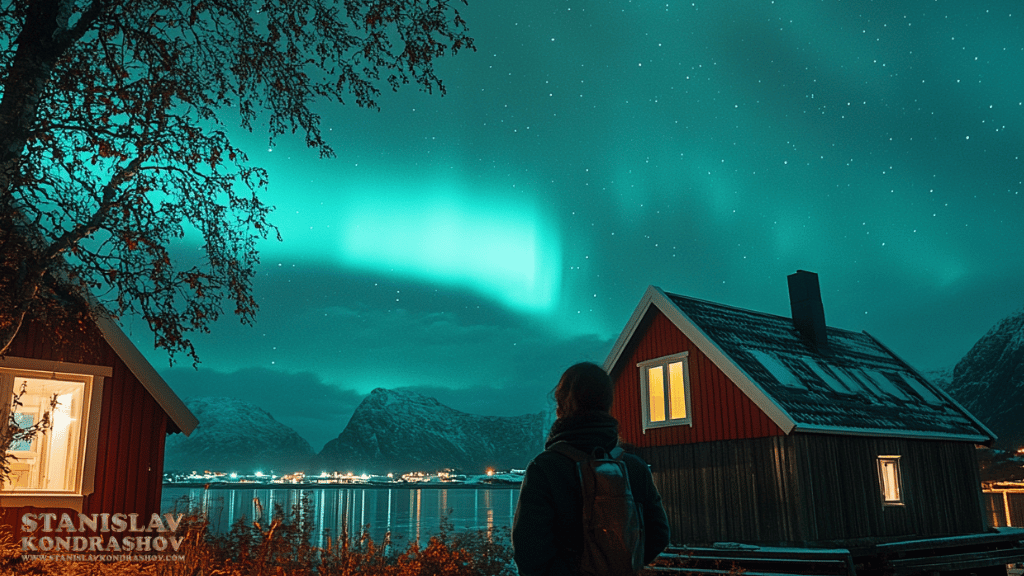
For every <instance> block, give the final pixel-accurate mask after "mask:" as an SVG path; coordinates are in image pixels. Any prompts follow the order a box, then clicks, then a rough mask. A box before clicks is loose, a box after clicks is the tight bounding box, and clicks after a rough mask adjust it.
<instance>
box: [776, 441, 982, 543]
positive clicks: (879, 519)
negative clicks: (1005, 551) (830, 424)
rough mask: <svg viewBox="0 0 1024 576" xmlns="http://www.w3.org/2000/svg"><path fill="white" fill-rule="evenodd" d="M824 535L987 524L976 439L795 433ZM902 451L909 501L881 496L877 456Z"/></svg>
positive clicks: (897, 533)
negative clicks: (886, 501)
mask: <svg viewBox="0 0 1024 576" xmlns="http://www.w3.org/2000/svg"><path fill="white" fill-rule="evenodd" d="M792 442H793V443H794V445H795V449H796V453H797V454H798V455H799V458H800V464H799V466H798V469H799V470H800V474H801V478H800V479H799V483H800V484H801V485H803V486H806V487H808V489H813V494H809V496H810V497H811V499H810V501H812V502H813V505H812V506H811V510H812V514H811V522H812V524H811V526H812V528H813V530H814V533H815V534H816V537H817V539H818V540H831V539H846V538H867V537H890V538H896V537H908V536H913V537H932V536H936V537H937V536H954V535H958V534H974V533H979V532H983V531H984V530H985V529H986V522H985V513H984V510H985V508H984V501H983V500H982V497H981V478H980V475H979V472H978V460H977V454H976V449H975V448H974V445H973V444H971V443H969V442H950V441H940V440H916V439H907V438H871V437H857V436H830V435H813V434H796V435H793V439H792ZM880 455H898V456H900V457H901V458H900V474H901V476H902V480H903V498H904V505H902V506H883V505H882V504H881V497H880V488H879V479H878V468H877V460H878V456H880Z"/></svg>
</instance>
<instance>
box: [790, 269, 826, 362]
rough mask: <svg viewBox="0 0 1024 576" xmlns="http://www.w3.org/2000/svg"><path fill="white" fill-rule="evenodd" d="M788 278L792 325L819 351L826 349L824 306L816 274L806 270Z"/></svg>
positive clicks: (798, 271)
mask: <svg viewBox="0 0 1024 576" xmlns="http://www.w3.org/2000/svg"><path fill="white" fill-rule="evenodd" d="M786 279H787V280H789V306H790V308H791V309H792V311H793V325H794V326H796V329H797V330H798V331H799V332H800V334H801V335H802V336H803V337H804V338H806V339H807V340H808V341H809V342H810V343H811V344H812V345H813V346H814V347H815V348H816V349H817V350H818V351H819V352H827V351H828V338H827V337H826V336H825V307H824V306H822V304H821V287H820V286H819V285H818V275H817V274H815V273H814V272H807V271H806V270H797V271H796V274H790V275H789V276H787V277H786Z"/></svg>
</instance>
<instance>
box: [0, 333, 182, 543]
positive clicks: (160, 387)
mask: <svg viewBox="0 0 1024 576" xmlns="http://www.w3.org/2000/svg"><path fill="white" fill-rule="evenodd" d="M76 330H77V327H76ZM118 331H119V330H118ZM64 336H65V337H64V338H61V339H55V338H54V337H53V335H52V332H51V331H50V329H47V328H46V327H43V326H41V325H39V324H36V323H27V324H26V325H25V326H23V327H22V329H21V331H19V333H18V335H17V337H16V338H15V339H14V341H13V342H12V344H11V346H10V348H9V349H8V351H7V356H6V357H5V358H3V360H2V362H0V367H2V368H5V369H8V370H19V371H34V372H37V373H40V374H42V375H43V376H45V377H49V376H50V375H51V374H56V375H59V374H91V375H94V376H96V377H97V378H98V379H101V380H102V382H101V386H100V387H99V388H98V390H99V394H98V395H97V396H96V397H95V398H94V399H93V400H94V401H93V402H92V404H91V407H90V408H89V417H88V423H89V424H88V425H89V428H88V431H87V437H86V442H87V445H86V448H85V459H86V460H88V466H87V467H86V468H85V469H84V471H83V472H82V474H83V476H82V479H81V490H80V491H79V493H78V494H77V495H75V494H65V495H60V494H56V495H53V496H51V495H48V494H47V493H46V492H45V491H39V492H32V493H30V494H19V493H18V492H15V491H9V492H8V491H5V492H4V493H3V496H2V498H0V506H2V507H3V510H2V513H0V521H6V522H7V523H8V524H12V525H16V523H15V521H14V519H15V518H17V516H18V514H20V512H19V511H20V510H23V509H24V508H23V507H24V506H34V507H37V508H42V509H43V510H46V511H51V510H63V511H67V510H69V509H70V510H74V511H78V512H85V513H90V512H96V513H116V512H125V513H131V512H137V513H145V512H156V511H158V510H159V506H160V493H161V484H162V480H163V458H164V441H165V436H166V434H167V433H168V432H171V431H179V430H180V431H183V432H185V433H188V432H191V431H192V429H193V428H194V427H195V423H196V422H197V421H196V419H195V416H193V415H192V414H191V413H190V412H188V410H187V408H184V405H182V406H181V407H182V408H184V410H180V409H177V408H175V406H174V403H173V401H175V400H176V401H177V402H178V403H180V400H178V399H177V397H176V396H174V394H173V392H172V391H171V390H170V388H169V387H167V385H166V383H164V382H163V380H153V379H149V380H148V381H147V380H146V374H145V372H143V375H142V376H140V375H139V374H138V373H137V368H138V367H137V366H136V367H135V368H136V369H133V367H132V366H129V364H128V363H127V362H126V360H125V358H123V357H122V354H121V352H123V350H124V349H125V348H124V343H121V346H120V350H118V348H117V347H115V346H114V345H112V343H111V342H110V341H109V339H108V338H107V334H106V333H105V331H103V330H101V327H100V326H95V325H93V326H89V327H88V328H87V329H85V330H83V331H80V332H76V331H71V332H69V333H68V334H66V335H64ZM122 336H123V333H122ZM125 340H127V339H125ZM129 344H130V343H129ZM132 349H133V350H134V347H132ZM134 352H135V354H136V355H137V357H138V358H141V354H139V353H138V351H137V350H134ZM128 359H129V360H131V356H129V358H128ZM136 360H137V359H136ZM149 370H152V367H149ZM153 374H155V372H154V373H153ZM157 379H159V377H158V376H157ZM165 406H166V407H165Z"/></svg>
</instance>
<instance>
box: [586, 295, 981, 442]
mask: <svg viewBox="0 0 1024 576" xmlns="http://www.w3.org/2000/svg"><path fill="white" fill-rule="evenodd" d="M649 305H654V306H656V307H658V309H659V310H660V311H661V312H662V313H664V314H665V315H666V316H667V317H668V318H669V319H670V320H671V321H672V322H673V323H674V324H675V325H676V327H677V328H679V329H680V330H681V331H682V332H683V333H684V334H685V335H686V336H687V337H688V338H689V339H690V340H691V341H693V342H694V344H695V345H696V346H697V347H698V348H700V349H701V351H702V352H704V353H705V354H706V355H708V357H709V358H710V359H711V360H712V361H713V362H715V364H716V365H718V367H719V368H720V369H721V370H722V371H723V372H725V373H726V375H727V376H729V377H730V379H731V380H733V382H734V383H736V385H737V386H739V387H740V388H741V389H742V390H743V391H744V392H745V393H746V394H747V395H748V396H750V397H751V399H752V400H754V402H755V403H756V404H757V405H758V406H759V407H761V408H762V409H763V410H765V412H766V413H767V414H768V415H769V417H771V418H772V419H773V420H775V421H776V423H777V424H779V425H780V427H782V428H783V430H786V431H787V432H789V431H791V430H796V431H804V432H825V433H841V434H863V435H884V436H902V437H914V438H946V439H957V440H964V441H972V442H979V443H987V442H991V441H993V440H994V439H995V436H994V435H993V434H992V432H991V431H989V430H988V429H987V428H986V427H985V426H984V425H983V424H981V422H979V421H978V420H977V419H976V418H975V417H974V416H973V415H971V414H970V413H969V412H967V411H966V410H965V409H964V408H963V407H962V406H960V405H959V404H958V403H957V402H955V401H954V400H953V399H952V398H950V397H949V396H948V395H947V394H946V393H945V392H944V391H942V390H941V389H939V388H937V387H936V386H935V385H933V384H931V383H930V382H928V381H927V380H926V379H925V378H923V377H922V376H921V375H920V374H918V373H917V372H916V371H915V370H914V369H913V368H911V367H910V366H909V365H907V364H906V363H905V362H903V361H902V360H901V359H900V358H899V357H897V356H896V355H895V354H894V353H892V352H891V351H890V350H889V349H888V348H886V347H885V346H884V345H882V344H881V343H880V342H878V341H877V340H875V339H874V338H872V337H871V336H870V335H868V334H867V333H857V332H851V331H848V330H842V329H838V328H832V327H828V328H826V333H827V336H828V348H829V350H827V351H819V350H818V349H817V348H816V347H815V346H814V345H813V344H811V343H810V342H809V341H807V340H805V339H804V338H803V337H802V336H801V335H800V333H799V332H798V331H797V330H796V328H795V327H794V325H793V321H792V319H791V318H788V317H784V316H776V315H773V314H765V313H761V312H754V311H751V310H744V309H741V308H735V307H731V306H726V305H723V304H717V303H714V302H708V301H705V300H699V299H696V298H689V297H686V296H680V295H676V294H668V293H665V292H663V291H661V289H659V288H657V287H654V286H652V287H651V288H650V289H648V292H647V294H646V295H645V296H644V299H643V300H641V303H640V305H639V306H638V307H637V310H636V311H635V312H634V314H633V318H632V319H631V320H630V323H629V324H628V325H627V327H626V329H625V330H624V331H623V334H622V335H621V336H620V337H619V340H618V341H617V342H616V344H615V346H614V347H613V349H612V353H611V354H610V355H609V357H608V360H607V361H606V363H605V368H606V369H609V370H611V369H612V368H613V367H614V365H615V364H616V363H617V362H618V358H619V355H620V354H621V353H622V351H623V350H624V349H625V347H626V345H627V344H628V342H629V340H630V339H631V338H632V334H633V332H634V331H635V330H636V329H637V327H638V326H639V323H640V321H641V319H642V318H643V317H644V316H645V315H646V313H647V310H648V308H649Z"/></svg>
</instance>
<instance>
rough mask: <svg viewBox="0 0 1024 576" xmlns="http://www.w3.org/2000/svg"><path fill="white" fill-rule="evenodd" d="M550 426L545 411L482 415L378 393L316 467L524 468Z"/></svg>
mask: <svg viewBox="0 0 1024 576" xmlns="http://www.w3.org/2000/svg"><path fill="white" fill-rule="evenodd" d="M545 423H546V418H545V413H544V412H538V413H536V414H525V415H522V416H480V415H476V414H467V413H465V412H460V411H458V410H455V409H454V408H450V407H448V406H445V405H443V404H441V403H440V402H438V401H437V400H436V399H434V398H430V397H427V396H423V395H422V394H417V393H415V392H410V391H398V390H387V389H384V388H377V389H376V390H374V391H372V392H370V394H369V395H368V396H367V397H366V398H365V399H364V400H363V402H362V403H361V404H360V405H359V407H358V408H356V411H355V413H353V414H352V418H351V420H349V423H348V425H347V426H346V427H345V429H344V430H343V431H342V432H341V434H339V435H338V437H337V438H336V439H334V440H331V441H330V442H328V443H327V444H326V445H325V446H324V448H323V450H321V451H320V454H319V455H318V456H317V458H316V461H315V462H316V465H317V466H319V467H320V468H322V469H325V470H332V471H333V470H337V471H345V472H355V473H357V474H358V473H369V474H387V473H389V472H391V473H402V472H409V471H414V470H424V471H435V470H441V469H445V468H455V469H459V470H461V471H463V472H465V473H469V474H480V473H483V472H484V470H485V469H486V468H488V467H491V468H494V469H496V470H508V469H513V468H525V467H526V465H527V464H528V463H529V462H530V460H531V459H532V458H533V457H534V456H535V455H536V454H537V453H539V452H540V451H541V450H543V448H544V436H545V432H546V430H545V429H544V428H545Z"/></svg>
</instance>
